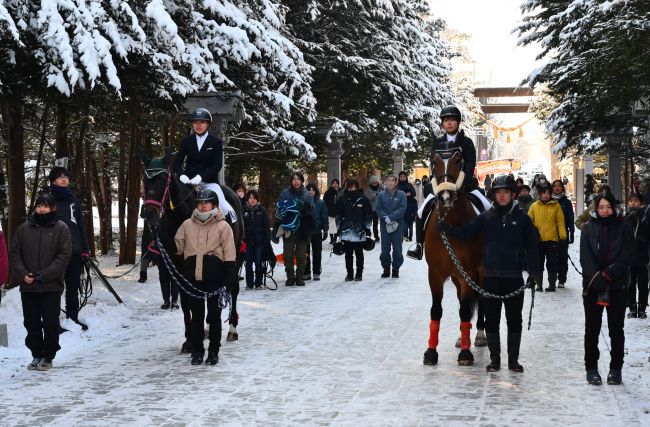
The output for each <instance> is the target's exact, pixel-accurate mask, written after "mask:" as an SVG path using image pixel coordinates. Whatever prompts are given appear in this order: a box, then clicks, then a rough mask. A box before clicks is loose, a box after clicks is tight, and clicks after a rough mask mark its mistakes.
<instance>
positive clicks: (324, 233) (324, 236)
mask: <svg viewBox="0 0 650 427" xmlns="http://www.w3.org/2000/svg"><path fill="white" fill-rule="evenodd" d="M325 240H327V231H323V236H322V237H321V242H324V241H325Z"/></svg>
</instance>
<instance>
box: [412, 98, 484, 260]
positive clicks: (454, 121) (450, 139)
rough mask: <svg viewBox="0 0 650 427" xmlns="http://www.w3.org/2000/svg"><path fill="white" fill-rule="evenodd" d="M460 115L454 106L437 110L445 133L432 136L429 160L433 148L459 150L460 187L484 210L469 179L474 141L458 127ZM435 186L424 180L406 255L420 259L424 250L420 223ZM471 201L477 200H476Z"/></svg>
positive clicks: (473, 156)
mask: <svg viewBox="0 0 650 427" xmlns="http://www.w3.org/2000/svg"><path fill="white" fill-rule="evenodd" d="M461 117H462V116H461V113H460V110H459V109H458V108H456V107H454V106H448V107H445V108H443V109H442V110H441V111H440V120H441V121H442V128H443V129H444V131H445V134H444V135H443V136H441V137H440V138H437V139H435V140H434V141H433V144H432V145H431V159H432V161H431V164H432V165H433V157H434V156H435V154H436V153H437V152H442V151H449V150H453V149H458V150H460V152H461V153H462V156H463V173H464V175H465V179H464V180H463V183H462V187H461V188H462V191H463V192H464V193H466V194H471V195H472V197H473V198H475V199H477V200H478V202H480V203H479V210H480V211H483V210H487V209H489V208H490V201H489V200H487V199H486V198H485V196H483V195H482V194H481V193H480V192H479V191H478V188H477V186H476V184H475V183H474V182H473V180H472V177H473V176H474V168H476V148H474V142H472V140H471V139H469V138H468V137H466V136H465V133H464V132H463V131H462V130H460V131H459V126H460V122H461ZM431 176H432V177H433V176H435V174H433V173H432V174H431ZM435 190H436V189H435V188H433V184H432V183H428V184H426V187H425V190H424V192H425V194H426V193H428V196H427V198H426V199H425V200H424V202H423V203H422V205H421V206H420V209H419V210H418V218H416V222H415V238H416V241H417V243H416V245H415V248H414V249H409V250H408V251H407V252H406V255H407V256H408V257H410V258H414V259H417V260H421V259H422V255H423V254H424V250H423V246H422V245H423V243H424V226H425V222H426V220H427V218H428V217H429V213H430V212H431V209H432V207H433V205H434V204H435V199H436V196H435V193H434V192H435ZM473 202H474V204H477V203H476V200H474V201H473ZM481 208H482V209H481Z"/></svg>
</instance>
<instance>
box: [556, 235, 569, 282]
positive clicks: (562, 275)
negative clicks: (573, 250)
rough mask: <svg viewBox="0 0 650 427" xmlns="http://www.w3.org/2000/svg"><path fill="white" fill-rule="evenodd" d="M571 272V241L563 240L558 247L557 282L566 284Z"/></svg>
mask: <svg viewBox="0 0 650 427" xmlns="http://www.w3.org/2000/svg"><path fill="white" fill-rule="evenodd" d="M568 272H569V240H561V241H560V243H558V247H557V280H558V281H559V282H560V283H566V276H567V273H568Z"/></svg>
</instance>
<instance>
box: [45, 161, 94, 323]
mask: <svg viewBox="0 0 650 427" xmlns="http://www.w3.org/2000/svg"><path fill="white" fill-rule="evenodd" d="M48 179H49V181H50V189H51V192H52V195H53V196H54V200H56V212H57V214H58V215H59V217H60V219H61V220H62V221H63V222H64V223H65V224H66V225H67V226H68V228H70V233H71V235H72V257H71V258H70V262H69V263H68V266H67V269H66V271H65V317H66V318H68V319H72V321H74V322H76V323H80V322H79V288H80V286H81V268H82V264H83V263H84V262H86V261H87V260H88V257H89V256H90V249H89V247H88V237H87V236H86V228H85V226H84V218H83V214H82V211H81V203H79V200H78V199H77V197H76V196H75V195H74V193H73V192H72V190H70V174H69V173H68V170H67V169H66V168H64V167H60V166H56V167H54V168H52V170H51V171H50V174H49V176H48ZM80 324H81V325H82V328H85V327H86V325H85V324H82V323H80Z"/></svg>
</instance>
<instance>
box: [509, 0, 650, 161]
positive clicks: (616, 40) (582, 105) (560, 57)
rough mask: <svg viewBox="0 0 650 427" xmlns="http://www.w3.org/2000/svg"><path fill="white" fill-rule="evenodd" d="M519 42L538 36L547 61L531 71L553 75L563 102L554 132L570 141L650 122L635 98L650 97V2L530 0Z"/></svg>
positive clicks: (535, 76)
mask: <svg viewBox="0 0 650 427" xmlns="http://www.w3.org/2000/svg"><path fill="white" fill-rule="evenodd" d="M521 8H522V12H523V14H524V18H523V21H522V23H521V24H520V25H519V26H518V27H517V28H516V30H515V31H516V32H518V33H519V35H520V41H519V43H520V44H522V45H528V44H531V43H538V44H540V45H541V47H542V53H541V54H540V58H545V59H546V63H545V65H543V66H542V67H540V68H539V69H538V70H535V71H534V72H533V73H531V75H530V76H529V78H528V80H529V82H530V83H531V84H535V83H539V82H548V87H549V91H550V94H551V95H552V96H554V97H556V98H557V99H558V101H559V105H558V106H557V108H555V109H554V110H553V111H552V112H551V114H550V116H549V119H548V123H547V133H549V135H551V136H552V137H553V138H555V139H556V141H557V142H558V143H559V144H560V145H561V147H562V148H567V147H571V146H575V145H577V144H580V141H582V140H583V139H584V135H585V133H594V132H595V133H597V132H602V131H610V130H612V129H615V128H618V129H625V128H628V129H629V128H631V127H632V126H639V125H640V126H647V123H646V119H644V118H634V117H632V115H631V114H630V113H631V104H632V103H633V102H634V101H635V100H638V99H640V98H645V99H648V97H649V96H650V50H648V45H650V3H648V2H647V1H644V0H629V1H610V0H608V1H605V0H576V1H569V0H565V1H550V0H528V1H526V2H524V3H523V4H522V6H521Z"/></svg>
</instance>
